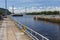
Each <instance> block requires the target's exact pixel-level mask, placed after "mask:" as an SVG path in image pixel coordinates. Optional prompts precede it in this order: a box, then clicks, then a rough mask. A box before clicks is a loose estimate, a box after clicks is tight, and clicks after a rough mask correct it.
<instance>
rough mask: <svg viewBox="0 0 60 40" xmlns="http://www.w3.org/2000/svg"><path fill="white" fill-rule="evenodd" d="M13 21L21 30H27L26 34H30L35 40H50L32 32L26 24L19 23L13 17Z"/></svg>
mask: <svg viewBox="0 0 60 40" xmlns="http://www.w3.org/2000/svg"><path fill="white" fill-rule="evenodd" d="M10 18H11V19H12V20H13V21H15V22H16V23H17V25H18V27H19V28H22V29H25V33H26V34H28V36H30V37H31V38H32V39H33V40H49V39H48V38H46V37H44V36H43V35H41V34H39V33H38V32H36V31H34V30H32V29H31V28H29V27H27V26H25V25H24V24H21V23H18V22H17V21H16V20H14V19H13V18H12V17H10Z"/></svg>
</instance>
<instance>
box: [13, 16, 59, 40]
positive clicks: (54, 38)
mask: <svg viewBox="0 0 60 40" xmlns="http://www.w3.org/2000/svg"><path fill="white" fill-rule="evenodd" d="M13 18H14V19H15V20H16V21H18V22H19V23H22V24H25V25H26V26H27V27H29V28H31V29H33V30H35V31H36V32H38V33H40V34H42V35H44V36H46V37H47V38H49V39H50V40H60V34H59V33H60V25H59V24H56V23H50V22H46V21H38V20H34V19H33V16H23V17H13Z"/></svg>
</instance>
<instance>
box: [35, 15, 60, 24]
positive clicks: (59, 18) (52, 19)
mask: <svg viewBox="0 0 60 40" xmlns="http://www.w3.org/2000/svg"><path fill="white" fill-rule="evenodd" d="M34 19H35V20H43V21H49V22H54V23H60V16H59V15H44V16H42V15H40V16H34Z"/></svg>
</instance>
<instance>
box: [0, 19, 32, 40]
mask: <svg viewBox="0 0 60 40" xmlns="http://www.w3.org/2000/svg"><path fill="white" fill-rule="evenodd" d="M0 23H1V22H0ZM0 40H32V39H31V38H30V37H29V36H28V35H26V34H25V33H24V32H22V31H21V30H20V29H19V28H18V27H17V25H15V23H14V22H13V21H12V20H11V19H9V18H4V20H3V21H2V23H1V25H0Z"/></svg>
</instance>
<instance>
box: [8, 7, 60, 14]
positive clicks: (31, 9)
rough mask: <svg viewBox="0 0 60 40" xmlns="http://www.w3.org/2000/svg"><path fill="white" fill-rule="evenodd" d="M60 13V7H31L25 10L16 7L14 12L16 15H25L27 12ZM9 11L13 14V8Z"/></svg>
mask: <svg viewBox="0 0 60 40" xmlns="http://www.w3.org/2000/svg"><path fill="white" fill-rule="evenodd" d="M55 10H56V11H60V7H39V8H38V7H31V8H27V9H25V8H24V7H19V8H16V7H14V12H15V13H24V12H25V11H26V12H40V11H55ZM9 11H11V12H12V7H9Z"/></svg>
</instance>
